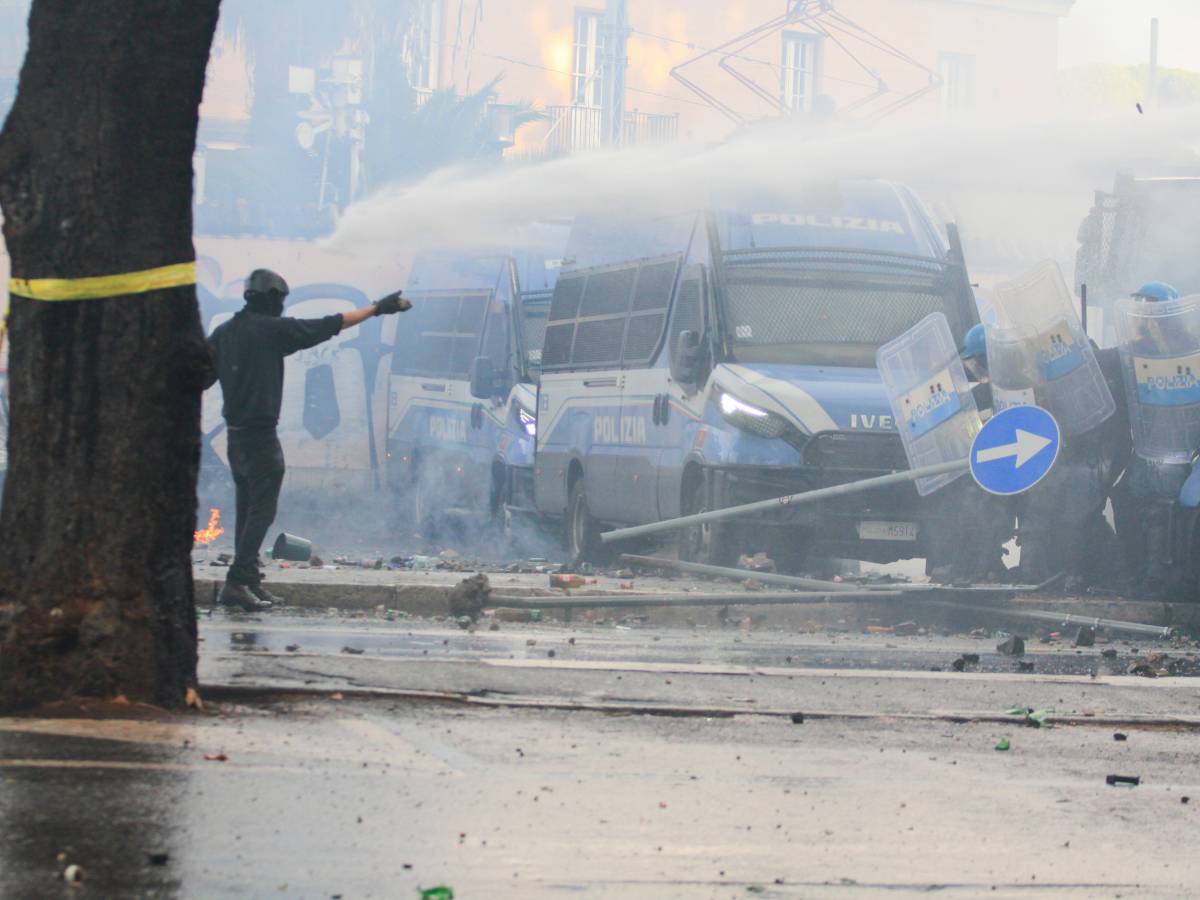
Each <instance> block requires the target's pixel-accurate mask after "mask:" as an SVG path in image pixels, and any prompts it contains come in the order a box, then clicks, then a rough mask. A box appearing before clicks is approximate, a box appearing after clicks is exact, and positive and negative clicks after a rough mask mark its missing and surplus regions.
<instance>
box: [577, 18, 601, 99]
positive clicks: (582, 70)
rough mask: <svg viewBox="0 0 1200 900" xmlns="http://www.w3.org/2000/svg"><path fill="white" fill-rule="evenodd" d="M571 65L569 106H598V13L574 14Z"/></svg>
mask: <svg viewBox="0 0 1200 900" xmlns="http://www.w3.org/2000/svg"><path fill="white" fill-rule="evenodd" d="M574 50H575V52H574V65H573V67H572V69H571V105H572V106H592V107H598V106H600V53H601V51H602V50H603V44H602V42H601V38H600V12H599V11H598V10H594V9H578V10H576V11H575V47H574Z"/></svg>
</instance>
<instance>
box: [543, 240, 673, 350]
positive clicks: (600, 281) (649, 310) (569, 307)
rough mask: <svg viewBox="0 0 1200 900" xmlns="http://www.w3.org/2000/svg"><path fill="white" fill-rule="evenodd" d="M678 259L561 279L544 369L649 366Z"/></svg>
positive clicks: (552, 310) (602, 269)
mask: <svg viewBox="0 0 1200 900" xmlns="http://www.w3.org/2000/svg"><path fill="white" fill-rule="evenodd" d="M678 271H679V257H678V256H669V257H666V258H662V257H659V258H657V259H650V260H644V261H641V262H635V263H621V264H619V265H616V266H600V267H597V268H594V269H585V270H582V271H578V272H571V273H568V274H565V275H561V276H559V279H558V284H557V285H556V286H555V289H554V299H553V301H552V302H551V306H550V320H549V323H548V324H547V326H546V343H545V347H544V349H543V352H542V367H543V369H545V370H547V371H549V370H554V369H559V370H563V369H615V368H617V367H622V366H623V367H625V368H632V367H641V366H647V365H649V364H650V363H651V362H652V361H653V359H654V357H655V356H656V355H657V353H658V348H659V346H660V345H661V343H662V336H663V332H664V330H665V325H666V319H667V308H668V307H669V306H670V304H671V294H672V292H673V291H674V289H675V278H676V274H677V273H678Z"/></svg>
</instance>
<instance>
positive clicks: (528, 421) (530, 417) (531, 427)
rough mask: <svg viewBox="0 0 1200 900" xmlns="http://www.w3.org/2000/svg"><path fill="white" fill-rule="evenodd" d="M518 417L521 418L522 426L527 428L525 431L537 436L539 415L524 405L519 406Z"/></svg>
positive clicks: (531, 435)
mask: <svg viewBox="0 0 1200 900" xmlns="http://www.w3.org/2000/svg"><path fill="white" fill-rule="evenodd" d="M517 418H518V419H520V420H521V427H522V428H524V429H525V433H526V434H527V435H529V436H530V437H537V416H535V415H534V414H533V413H531V412H530V411H529V410H527V409H526V408H525V407H523V406H518V407H517Z"/></svg>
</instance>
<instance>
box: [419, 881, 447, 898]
mask: <svg viewBox="0 0 1200 900" xmlns="http://www.w3.org/2000/svg"><path fill="white" fill-rule="evenodd" d="M417 890H418V892H419V894H418V896H420V898H421V900H454V891H453V890H451V889H450V888H448V887H446V885H444V884H439V885H438V886H437V887H431V888H425V890H421V889H420V888H418V889H417Z"/></svg>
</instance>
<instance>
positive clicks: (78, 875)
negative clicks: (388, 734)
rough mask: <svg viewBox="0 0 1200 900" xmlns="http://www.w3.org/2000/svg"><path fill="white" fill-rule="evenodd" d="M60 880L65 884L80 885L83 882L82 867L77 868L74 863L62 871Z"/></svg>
mask: <svg viewBox="0 0 1200 900" xmlns="http://www.w3.org/2000/svg"><path fill="white" fill-rule="evenodd" d="M62 879H63V881H65V882H66V883H67V884H80V883H82V882H83V866H77V865H75V864H74V863H72V864H71V865H69V866H67V867H66V868H65V869H63V873H62Z"/></svg>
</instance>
